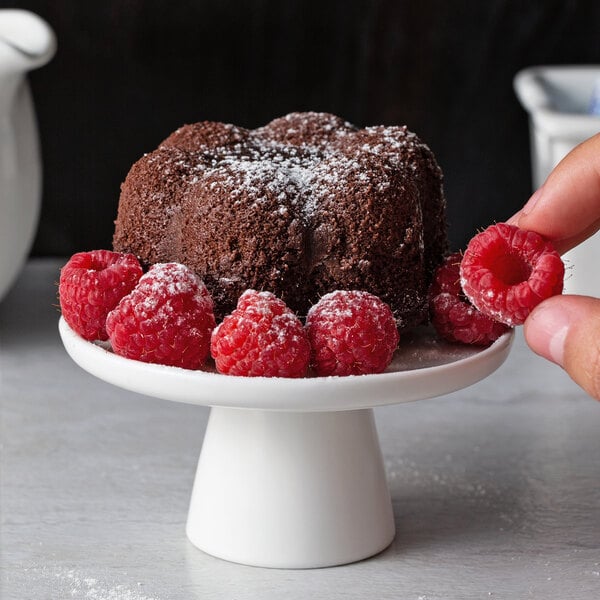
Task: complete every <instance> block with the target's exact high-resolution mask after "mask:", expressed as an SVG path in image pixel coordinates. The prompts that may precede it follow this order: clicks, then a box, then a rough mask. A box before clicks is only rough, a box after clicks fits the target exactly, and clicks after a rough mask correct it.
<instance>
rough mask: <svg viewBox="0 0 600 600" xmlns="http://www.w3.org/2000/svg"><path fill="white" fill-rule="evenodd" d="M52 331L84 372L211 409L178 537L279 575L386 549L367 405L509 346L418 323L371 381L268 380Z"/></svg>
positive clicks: (481, 371)
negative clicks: (469, 341) (472, 343)
mask: <svg viewBox="0 0 600 600" xmlns="http://www.w3.org/2000/svg"><path fill="white" fill-rule="evenodd" d="M59 331H60V335H61V338H62V341H63V344H64V346H65V348H66V350H67V352H68V353H69V355H70V356H71V358H72V359H73V360H74V361H75V362H76V363H77V364H78V365H79V366H80V367H82V368H83V369H84V370H86V371H88V372H89V373H91V374H92V375H94V376H96V377H98V378H100V379H102V380H104V381H107V382H108V383H111V384H114V385H116V386H118V387H121V388H124V389H127V390H131V391H134V392H139V393H142V394H145V395H148V396H153V397H158V398H163V399H166V400H174V401H179V402H187V403H191V404H198V405H201V406H210V407H211V412H210V417H209V420H208V425H207V428H206V433H205V436H204V442H203V445H202V451H201V453H200V459H199V461H198V469H197V472H196V479H195V482H194V487H193V491H192V498H191V502H190V509H189V514H188V520H187V527H186V532H187V536H188V538H189V539H190V541H191V542H192V543H193V544H194V545H195V546H197V547H198V548H200V549H201V550H204V551H205V552H207V553H209V554H211V555H213V556H217V557H220V558H223V559H226V560H230V561H234V562H238V563H243V564H248V565H255V566H264V567H279V568H310V567H325V566H333V565H338V564H344V563H349V562H353V561H357V560H361V559H363V558H367V557H369V556H372V555H373V554H376V553H378V552H379V551H381V550H383V549H384V548H386V547H387V546H388V545H389V544H390V543H391V541H392V539H393V537H394V534H395V528H394V518H393V513H392V504H391V500H390V495H389V490H388V486H387V481H386V474H385V470H384V466H383V459H382V455H381V450H380V446H379V439H378V436H377V430H376V428H375V421H374V415H373V408H374V407H376V406H382V405H386V404H396V403H401V402H410V401H413V400H421V399H425V398H432V397H434V396H439V395H442V394H447V393H450V392H452V391H456V390H459V389H462V388H464V387H466V386H468V385H471V384H473V383H476V382H477V381H479V380H481V379H483V378H484V377H486V376H488V375H489V374H491V373H492V372H493V371H495V370H496V369H497V368H498V367H499V366H500V365H501V364H502V363H503V362H504V360H505V359H506V357H507V356H508V353H509V351H510V346H511V344H512V340H513V334H512V332H509V333H507V334H505V335H503V336H502V337H501V338H500V339H498V340H497V341H496V342H494V343H493V344H492V345H491V346H490V347H488V348H485V349H477V348H473V347H468V346H458V345H451V344H446V343H443V342H440V341H439V340H438V339H437V338H436V337H435V334H434V333H433V332H432V331H431V330H430V329H428V328H422V329H417V330H416V331H415V332H412V333H411V334H406V335H404V336H403V337H402V340H401V345H400V349H399V350H398V351H397V352H396V355H395V357H394V361H393V362H392V364H391V365H390V367H389V368H388V370H387V371H386V372H385V373H382V374H380V375H363V376H350V377H308V378H305V379H282V378H270V379H269V378H262V377H257V378H245V377H230V376H224V375H220V374H218V373H215V372H214V371H189V370H184V369H179V368H176V367H166V366H162V365H152V364H147V363H143V362H139V361H134V360H129V359H126V358H122V357H120V356H117V355H115V354H113V353H112V352H111V351H110V349H109V348H107V347H106V345H102V344H97V343H92V342H87V341H85V340H83V339H82V338H81V337H80V336H78V335H77V334H76V333H75V332H74V331H72V330H71V329H70V328H69V326H68V325H67V324H66V322H65V321H64V320H63V319H62V318H61V319H60V322H59Z"/></svg>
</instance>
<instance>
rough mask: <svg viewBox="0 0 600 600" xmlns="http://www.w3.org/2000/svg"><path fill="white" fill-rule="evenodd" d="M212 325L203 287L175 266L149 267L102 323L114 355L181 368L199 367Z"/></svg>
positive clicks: (209, 303) (209, 300)
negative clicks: (104, 325)
mask: <svg viewBox="0 0 600 600" xmlns="http://www.w3.org/2000/svg"><path fill="white" fill-rule="evenodd" d="M214 326H215V317H214V314H213V301H212V298H211V297H210V295H209V293H208V290H207V289H206V286H205V285H204V283H203V282H202V280H201V279H200V278H199V277H198V276H197V275H196V274H195V273H194V272H193V271H192V270H190V269H188V268H187V267H186V266H184V265H181V264H178V263H164V264H161V263H159V264H155V265H153V266H152V267H150V269H149V271H148V272H147V273H146V274H145V275H143V276H142V278H141V279H140V281H139V283H138V285H137V286H136V287H135V289H134V290H133V291H132V292H131V293H130V294H128V295H127V296H125V297H124V298H123V299H122V300H121V301H120V302H119V304H118V305H117V307H116V308H115V309H114V310H112V311H111V312H110V313H109V315H108V318H107V320H106V330H107V331H108V335H109V337H110V342H111V344H112V348H113V351H114V353H115V354H119V355H120V356H125V357H126V358H132V359H134V360H141V361H143V362H149V363H157V364H161V365H169V366H174V367H182V368H184V369H197V368H199V367H200V366H202V363H204V361H205V360H206V358H207V357H208V352H209V346H210V335H211V333H212V330H213V328H214Z"/></svg>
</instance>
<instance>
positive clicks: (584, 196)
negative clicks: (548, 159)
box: [509, 134, 600, 253]
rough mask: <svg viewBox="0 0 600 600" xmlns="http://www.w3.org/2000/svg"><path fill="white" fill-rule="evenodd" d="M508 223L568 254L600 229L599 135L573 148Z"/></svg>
mask: <svg viewBox="0 0 600 600" xmlns="http://www.w3.org/2000/svg"><path fill="white" fill-rule="evenodd" d="M509 222H510V223H512V224H513V225H517V226H518V227H521V228H522V229H529V230H531V231H536V232H537V233H539V234H541V235H543V236H544V237H545V238H547V239H550V240H552V241H553V242H554V244H555V246H556V248H557V250H558V251H559V252H561V253H562V252H566V251H567V250H570V249H571V248H573V247H574V246H576V245H577V244H579V243H580V242H582V241H583V240H585V239H586V238H588V237H590V236H591V235H593V234H594V233H595V232H596V231H598V230H599V229H600V134H597V135H595V136H594V137H592V138H590V139H589V140H586V141H585V142H583V143H582V144H580V145H579V146H577V147H576V148H574V149H573V150H572V151H571V152H570V153H569V154H568V155H567V156H566V157H565V158H564V159H563V160H562V161H561V162H560V163H559V164H558V165H557V166H556V168H555V169H554V170H553V171H552V173H550V175H549V176H548V178H547V179H546V182H545V183H544V185H543V186H542V187H541V188H540V189H539V190H538V191H537V192H536V193H535V194H534V195H533V196H532V197H531V198H530V200H529V201H528V202H527V204H526V205H525V206H524V207H523V208H522V209H521V211H519V212H518V213H517V214H516V215H514V216H513V217H512V218H511V219H509Z"/></svg>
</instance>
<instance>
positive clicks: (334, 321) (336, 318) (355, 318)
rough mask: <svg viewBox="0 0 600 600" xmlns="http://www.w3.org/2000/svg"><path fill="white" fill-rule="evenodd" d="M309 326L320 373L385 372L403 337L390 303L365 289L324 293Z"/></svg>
mask: <svg viewBox="0 0 600 600" xmlns="http://www.w3.org/2000/svg"><path fill="white" fill-rule="evenodd" d="M306 328H307V331H308V339H309V340H310V343H311V346H312V353H313V356H312V362H313V366H314V368H315V371H316V373H317V375H365V374H368V373H381V372H382V371H384V370H385V368H386V367H387V366H388V365H389V364H390V362H391V361H392V357H393V355H394V351H395V350H396V347H397V345H398V341H399V339H400V337H399V335H398V329H397V328H396V322H395V320H394V316H393V315H392V311H391V309H390V307H389V306H388V305H387V304H386V303H385V302H383V301H382V300H381V299H379V298H378V297H377V296H374V295H373V294H369V293H368V292H361V291H339V290H338V291H335V292H331V293H329V294H326V295H325V296H323V297H322V298H321V300H319V302H318V303H317V304H315V305H314V306H313V307H312V308H311V309H310V310H309V312H308V316H307V318H306Z"/></svg>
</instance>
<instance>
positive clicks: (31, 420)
mask: <svg viewBox="0 0 600 600" xmlns="http://www.w3.org/2000/svg"><path fill="white" fill-rule="evenodd" d="M63 262H64V261H60V260H59V261H56V260H34V261H30V262H29V263H28V265H27V267H26V269H25V270H24V272H23V273H22V275H21V277H20V279H19V281H18V284H17V285H16V287H15V288H14V289H13V290H12V292H11V293H10V294H9V296H8V297H6V299H5V300H4V301H3V302H2V303H1V304H0V368H1V371H0V375H1V380H0V386H1V387H0V399H1V465H0V466H1V490H0V492H1V494H0V512H1V534H0V553H1V554H0V559H1V567H2V579H1V588H0V590H1V591H0V597H1V598H2V600H27V599H35V600H45V599H51V600H63V599H71V598H74V599H79V598H81V599H92V600H116V599H119V600H120V599H122V600H179V599H182V600H183V599H185V600H193V599H196V598H207V599H212V598H215V599H217V598H218V599H225V598H235V599H240V600H242V599H246V598H260V599H270V598H273V599H275V598H277V599H280V598H282V597H284V598H286V599H287V600H292V599H296V598H297V599H300V598H302V599H305V598H331V599H334V598H377V599H386V598H390V599H391V598H402V599H404V598H406V599H411V600H434V599H435V600H437V599H444V600H450V599H455V598H456V599H461V600H467V599H471V598H495V599H500V598H509V599H512V598H515V599H517V598H544V599H548V598H560V599H566V598H568V599H571V598H581V599H590V600H591V599H594V600H596V599H597V598H600V405H599V404H598V403H597V402H595V401H593V400H591V399H590V398H589V397H587V396H586V395H585V394H584V393H583V392H582V391H580V390H579V388H578V387H577V386H576V385H575V384H574V383H572V382H571V380H570V379H569V378H568V377H567V376H566V375H565V373H563V372H562V371H561V370H560V369H559V368H557V367H555V366H554V365H551V364H548V363H546V362H544V361H542V360H541V359H539V358H538V357H536V356H535V355H533V354H532V353H531V352H530V351H529V350H528V349H527V347H526V346H525V344H524V342H523V339H522V337H521V334H520V332H519V333H518V335H517V338H516V340H515V344H514V347H513V350H512V352H511V355H510V356H509V358H508V360H507V362H506V363H505V364H504V365H503V366H502V367H501V368H500V369H499V370H498V371H497V372H496V373H494V374H493V375H492V376H490V377H488V378H487V379H486V380H484V381H482V382H480V383H478V384H476V385H474V386H471V387H470V388H467V389H465V390H462V391H460V392H456V393H452V394H449V395H447V396H444V397H441V398H436V399H432V400H425V401H422V402H415V403H411V404H405V405H398V406H389V407H384V408H378V409H376V411H375V415H376V420H377V426H378V431H379V436H380V441H381V447H382V451H383V454H384V459H385V464H386V469H387V474H388V479H389V485H390V490H391V495H392V501H393V506H394V515H395V520H396V527H397V535H396V538H395V541H394V542H393V544H392V545H391V546H390V547H389V548H388V549H387V550H385V551H384V552H383V553H381V554H379V555H377V556H375V557H373V558H371V559H368V560H365V561H362V562H359V563H355V564H351V565H345V566H341V567H333V568H326V569H318V570H270V569H261V568H254V567H246V566H241V565H236V564H232V563H228V562H225V561H222V560H219V559H216V558H213V557H211V556H208V555H206V554H204V553H202V552H201V551H199V550H197V549H196V548H194V547H193V546H192V545H191V544H190V543H189V542H188V541H187V539H186V536H185V531H184V529H185V521H186V516H187V508H188V503H189V499H190V493H191V486H192V482H193V477H194V471H195V468H196V461H197V459H198V455H199V452H200V447H201V444H202V437H203V433H204V429H205V426H206V421H207V416H208V409H204V408H200V407H195V406H190V405H184V404H176V403H172V402H167V401H163V400H158V399H152V398H147V397H143V396H140V395H137V394H134V393H130V392H126V391H123V390H121V389H118V388H115V387H112V386H110V385H108V384H106V383H103V382H102V381H100V380H97V379H95V378H93V377H92V376H91V375H88V374H87V373H86V372H84V371H82V370H81V369H80V368H78V367H77V366H76V365H75V364H74V363H73V362H72V361H71V360H70V359H69V358H68V356H67V354H66V352H65V351H64V349H63V348H62V345H61V342H60V340H59V337H58V332H57V321H58V316H59V315H58V310H57V308H56V286H55V282H56V281H57V279H58V270H59V267H60V265H61V264H62V263H63Z"/></svg>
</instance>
